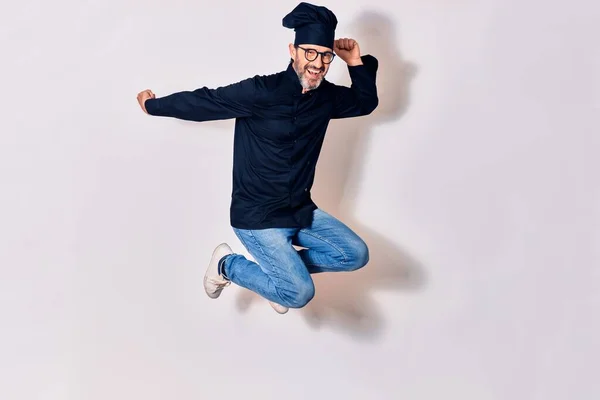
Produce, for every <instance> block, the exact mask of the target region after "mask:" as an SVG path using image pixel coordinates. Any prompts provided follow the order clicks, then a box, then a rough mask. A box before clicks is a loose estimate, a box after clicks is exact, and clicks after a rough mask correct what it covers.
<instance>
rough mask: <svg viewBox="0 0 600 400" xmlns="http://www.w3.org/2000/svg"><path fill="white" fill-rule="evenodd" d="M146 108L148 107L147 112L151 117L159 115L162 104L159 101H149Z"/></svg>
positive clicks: (145, 103)
mask: <svg viewBox="0 0 600 400" xmlns="http://www.w3.org/2000/svg"><path fill="white" fill-rule="evenodd" d="M144 107H146V111H148V114H150V115H157V114H158V111H159V110H160V102H159V100H158V99H156V98H155V99H148V100H146V101H145V102H144Z"/></svg>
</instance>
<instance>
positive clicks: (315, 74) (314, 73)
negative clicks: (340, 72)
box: [306, 68, 321, 78]
mask: <svg viewBox="0 0 600 400" xmlns="http://www.w3.org/2000/svg"><path fill="white" fill-rule="evenodd" d="M306 70H307V71H308V74H309V75H310V76H311V77H313V78H318V77H319V76H320V75H321V70H320V69H314V68H307V69H306Z"/></svg>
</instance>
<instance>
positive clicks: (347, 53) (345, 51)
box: [333, 38, 362, 65]
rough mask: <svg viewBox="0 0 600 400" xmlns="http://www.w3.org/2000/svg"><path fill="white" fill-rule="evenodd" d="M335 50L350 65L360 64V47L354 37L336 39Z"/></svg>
mask: <svg viewBox="0 0 600 400" xmlns="http://www.w3.org/2000/svg"><path fill="white" fill-rule="evenodd" d="M333 51H334V52H335V54H337V55H338V57H340V58H341V59H342V60H344V62H345V63H346V64H348V65H360V64H362V60H361V58H360V48H359V47H358V43H357V42H356V40H354V39H348V38H343V39H336V41H335V42H334V43H333Z"/></svg>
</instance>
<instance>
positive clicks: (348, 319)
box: [238, 12, 424, 339]
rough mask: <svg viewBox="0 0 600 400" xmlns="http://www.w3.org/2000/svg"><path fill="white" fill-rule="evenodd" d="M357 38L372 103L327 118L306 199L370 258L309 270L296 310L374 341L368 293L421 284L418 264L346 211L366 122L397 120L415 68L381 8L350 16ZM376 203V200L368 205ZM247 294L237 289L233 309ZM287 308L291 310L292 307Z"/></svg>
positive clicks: (378, 328) (242, 305)
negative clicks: (352, 113)
mask: <svg viewBox="0 0 600 400" xmlns="http://www.w3.org/2000/svg"><path fill="white" fill-rule="evenodd" d="M353 25H354V27H355V28H356V29H355V31H356V32H357V37H356V40H357V41H358V43H359V45H360V46H361V49H368V51H365V52H364V53H370V54H372V55H374V56H375V57H377V59H378V60H379V70H378V75H377V87H378V93H379V106H378V108H377V109H376V110H375V111H374V112H373V113H372V114H371V115H369V116H366V117H361V118H349V119H343V120H334V121H331V124H330V126H329V130H328V132H327V135H326V139H325V143H324V145H323V150H322V153H321V156H320V159H319V164H318V167H317V174H316V178H315V184H314V189H313V197H314V199H315V202H316V203H317V204H318V205H319V207H320V208H322V209H324V210H325V211H327V212H329V213H330V214H332V215H334V216H336V217H337V218H340V219H341V220H342V221H343V222H345V223H346V224H347V225H348V226H349V227H350V228H352V229H353V230H354V231H355V232H356V233H358V234H359V235H360V236H361V237H362V238H363V239H364V240H365V242H366V243H367V245H368V246H369V250H370V261H369V264H368V265H367V266H365V267H364V268H362V269H361V270H358V271H354V272H350V273H343V272H341V273H321V274H316V275H313V279H314V281H315V286H316V294H315V297H314V299H313V300H312V301H311V302H310V303H309V304H308V305H307V306H306V307H304V308H303V309H301V310H300V311H299V312H301V313H302V315H303V316H304V317H305V318H306V320H307V321H308V323H309V324H310V325H311V326H312V327H314V328H315V329H318V328H321V327H325V326H328V327H330V328H333V329H335V330H339V331H342V332H344V333H347V334H349V335H351V336H354V337H357V338H363V339H373V338H376V337H378V336H379V335H380V334H381V333H383V331H384V328H385V320H384V316H383V315H382V313H381V312H380V311H379V310H378V308H377V305H376V303H375V300H374V298H373V297H372V296H373V294H374V292H375V291H379V290H394V291H397V290H416V289H419V288H420V287H422V286H423V284H424V276H423V270H422V268H421V267H420V266H419V265H418V264H417V263H416V262H415V261H414V260H412V259H411V258H410V257H409V256H408V255H407V254H406V252H405V251H403V250H402V249H401V248H399V246H398V245H397V244H396V243H394V242H393V241H392V240H390V239H388V238H385V237H383V236H382V235H379V234H377V233H376V232H375V231H373V230H371V229H369V228H368V227H367V226H366V225H364V224H362V223H361V222H359V221H357V220H355V219H354V218H353V215H352V209H353V199H354V198H356V196H355V189H356V188H355V187H353V183H354V182H359V181H360V180H361V168H362V166H363V165H364V155H365V154H366V153H367V152H368V139H369V137H368V136H369V133H370V131H371V127H373V126H375V125H379V124H385V123H387V122H390V121H394V120H397V119H398V118H400V117H401V116H402V115H403V114H404V113H405V112H406V110H407V108H408V105H409V96H408V91H409V84H410V81H411V79H412V78H413V77H414V75H415V73H416V67H415V66H414V65H413V64H411V63H409V62H406V61H404V60H403V59H402V58H401V56H400V54H399V52H398V49H397V46H396V43H395V38H396V32H395V29H394V22H393V21H392V20H390V19H389V18H388V17H386V16H385V15H383V14H380V13H373V12H366V13H363V14H361V15H360V16H359V17H358V19H357V20H356V21H355V22H354V24H353ZM374 206H376V205H374ZM256 298H258V297H257V295H255V294H254V293H252V292H250V291H247V290H242V291H241V292H240V294H239V297H238V307H239V309H240V310H244V309H246V308H247V307H248V306H249V304H250V302H251V301H252V300H253V299H256ZM294 311H295V310H291V311H290V312H294Z"/></svg>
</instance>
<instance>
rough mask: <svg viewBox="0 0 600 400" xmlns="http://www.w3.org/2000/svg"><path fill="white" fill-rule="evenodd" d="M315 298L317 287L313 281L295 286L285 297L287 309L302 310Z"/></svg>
mask: <svg viewBox="0 0 600 400" xmlns="http://www.w3.org/2000/svg"><path fill="white" fill-rule="evenodd" d="M314 296H315V285H314V283H313V282H312V281H307V282H302V283H301V284H298V285H295V287H294V289H293V290H290V291H289V292H288V293H286V296H283V298H284V299H285V304H282V305H285V306H286V307H290V308H302V307H304V306H305V305H307V304H308V303H309V302H310V301H311V300H312V299H313V297H314Z"/></svg>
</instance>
